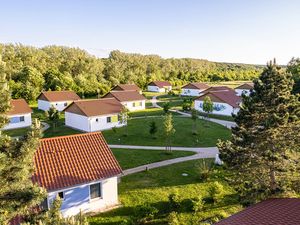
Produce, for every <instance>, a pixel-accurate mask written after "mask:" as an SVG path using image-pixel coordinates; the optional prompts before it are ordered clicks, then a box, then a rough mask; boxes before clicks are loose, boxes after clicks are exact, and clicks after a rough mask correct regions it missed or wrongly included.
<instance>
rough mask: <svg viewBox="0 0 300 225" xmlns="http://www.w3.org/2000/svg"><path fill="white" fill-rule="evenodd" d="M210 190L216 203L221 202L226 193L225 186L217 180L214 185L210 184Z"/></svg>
mask: <svg viewBox="0 0 300 225" xmlns="http://www.w3.org/2000/svg"><path fill="white" fill-rule="evenodd" d="M208 192H209V196H210V198H211V199H212V201H213V202H214V203H218V202H220V201H221V200H222V199H223V197H224V195H225V191H224V187H223V185H222V184H220V183H219V182H218V181H215V182H214V183H213V185H212V186H210V188H209V190H208Z"/></svg>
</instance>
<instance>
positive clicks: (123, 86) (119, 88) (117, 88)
mask: <svg viewBox="0 0 300 225" xmlns="http://www.w3.org/2000/svg"><path fill="white" fill-rule="evenodd" d="M112 91H137V92H139V93H140V94H142V91H141V89H140V88H139V87H138V86H137V85H135V84H118V85H117V86H115V87H113V89H112Z"/></svg>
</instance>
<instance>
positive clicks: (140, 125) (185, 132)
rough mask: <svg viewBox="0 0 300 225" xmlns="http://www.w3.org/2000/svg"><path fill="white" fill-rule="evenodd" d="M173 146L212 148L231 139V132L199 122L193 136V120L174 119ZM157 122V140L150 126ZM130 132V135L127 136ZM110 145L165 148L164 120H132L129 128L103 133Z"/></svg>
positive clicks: (214, 124)
mask: <svg viewBox="0 0 300 225" xmlns="http://www.w3.org/2000/svg"><path fill="white" fill-rule="evenodd" d="M173 119H174V128H175V129H176V132H175V134H174V136H173V138H172V139H173V141H172V142H173V143H172V145H173V146H186V147H210V146H215V145H216V142H217V140H218V139H222V140H226V139H228V138H229V137H230V134H231V133H230V130H229V129H227V128H225V127H223V126H221V125H219V124H216V123H212V122H208V121H204V120H198V121H197V132H198V134H197V135H193V134H192V127H193V121H192V120H191V118H185V117H174V118H173ZM151 121H155V122H156V125H157V127H158V132H157V134H156V138H152V137H151V136H150V134H149V124H150V122H151ZM126 131H128V135H127V136H125V135H126ZM103 134H104V136H105V139H106V140H107V142H108V143H109V144H129V145H150V146H151V145H153V146H164V145H165V137H164V131H163V118H162V117H157V118H141V119H131V120H130V121H129V123H128V126H127V127H122V128H117V129H116V130H115V131H113V130H106V131H103Z"/></svg>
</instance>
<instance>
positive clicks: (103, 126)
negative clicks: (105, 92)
mask: <svg viewBox="0 0 300 225" xmlns="http://www.w3.org/2000/svg"><path fill="white" fill-rule="evenodd" d="M122 107H123V106H122V104H121V103H120V102H119V101H118V100H116V99H115V98H103V99H91V100H81V101H75V102H73V103H71V105H69V106H68V107H67V108H66V109H65V124H66V126H69V127H72V128H75V129H78V130H83V131H86V132H94V131H100V130H107V129H111V128H113V127H121V126H124V125H126V124H124V123H121V121H120V120H119V115H120V112H121V110H122Z"/></svg>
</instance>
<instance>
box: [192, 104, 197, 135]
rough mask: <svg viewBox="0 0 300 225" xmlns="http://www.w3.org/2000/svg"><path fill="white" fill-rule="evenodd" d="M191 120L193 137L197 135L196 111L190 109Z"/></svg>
mask: <svg viewBox="0 0 300 225" xmlns="http://www.w3.org/2000/svg"><path fill="white" fill-rule="evenodd" d="M191 118H192V120H193V135H196V134H197V120H198V112H197V110H196V109H192V113H191Z"/></svg>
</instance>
